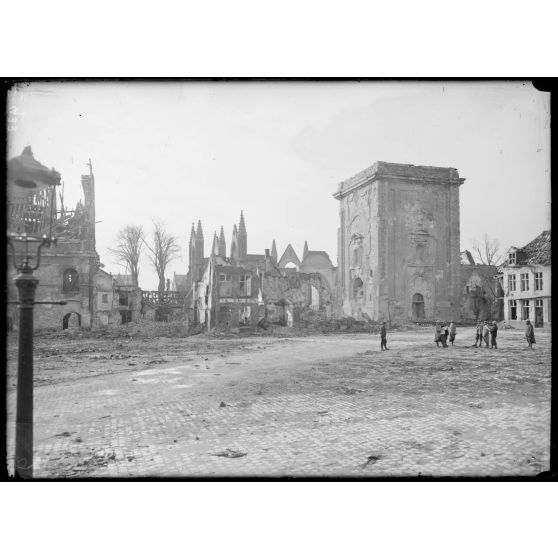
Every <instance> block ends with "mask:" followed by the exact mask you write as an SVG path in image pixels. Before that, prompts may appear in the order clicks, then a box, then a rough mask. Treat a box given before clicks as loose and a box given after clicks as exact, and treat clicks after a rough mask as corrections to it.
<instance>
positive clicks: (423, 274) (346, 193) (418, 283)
mask: <svg viewBox="0 0 558 558" xmlns="http://www.w3.org/2000/svg"><path fill="white" fill-rule="evenodd" d="M463 180H464V179H460V178H459V175H458V173H457V171H456V170H455V169H451V168H441V167H415V166H413V165H395V164H391V163H382V162H378V163H376V164H374V165H373V166H372V167H370V168H369V169H366V170H365V171H363V172H362V173H359V174H358V175H356V176H355V177H353V178H351V179H349V180H347V181H345V182H342V183H341V184H340V187H339V190H338V192H337V193H336V194H335V195H334V196H335V197H336V198H337V199H338V200H339V201H340V221H341V223H340V225H341V226H340V230H339V247H340V254H339V281H340V296H341V297H342V310H343V314H344V315H349V316H353V317H354V318H357V319H362V318H370V319H372V320H377V321H381V320H392V321H395V322H404V321H411V320H420V319H424V320H432V319H436V318H439V319H442V320H450V319H452V318H456V319H457V318H458V316H459V314H460V306H461V291H460V286H461V285H460V251H459V250H460V246H459V242H460V238H459V234H460V225H459V185H460V184H461V183H462V182H463ZM413 301H415V302H416V303H417V304H413ZM417 314H420V315H417Z"/></svg>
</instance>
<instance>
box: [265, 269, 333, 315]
mask: <svg viewBox="0 0 558 558" xmlns="http://www.w3.org/2000/svg"><path fill="white" fill-rule="evenodd" d="M312 286H313V287H314V288H315V289H316V291H315V292H317V293H318V295H319V301H318V304H317V308H316V307H312V294H311V293H312V290H311V287H312ZM263 298H264V301H265V305H266V314H267V319H268V320H269V321H271V322H274V323H282V322H284V323H282V325H297V324H303V323H305V322H309V321H318V320H325V319H329V318H331V316H332V313H333V298H334V289H332V288H331V287H330V285H329V284H328V281H327V280H326V279H325V277H324V276H323V275H321V274H320V273H301V272H296V271H287V272H286V273H284V274H281V275H280V274H266V275H265V277H264V281H263ZM290 318H292V324H289V323H288V321H289V319H290Z"/></svg>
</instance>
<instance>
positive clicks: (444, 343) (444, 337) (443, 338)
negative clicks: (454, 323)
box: [440, 322, 449, 349]
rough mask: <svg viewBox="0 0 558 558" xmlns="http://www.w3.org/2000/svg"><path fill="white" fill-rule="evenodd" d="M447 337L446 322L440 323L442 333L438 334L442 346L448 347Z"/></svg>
mask: <svg viewBox="0 0 558 558" xmlns="http://www.w3.org/2000/svg"><path fill="white" fill-rule="evenodd" d="M448 337H449V331H448V326H447V325H446V322H443V323H442V335H441V336H440V341H441V342H442V347H445V348H446V349H447V348H448Z"/></svg>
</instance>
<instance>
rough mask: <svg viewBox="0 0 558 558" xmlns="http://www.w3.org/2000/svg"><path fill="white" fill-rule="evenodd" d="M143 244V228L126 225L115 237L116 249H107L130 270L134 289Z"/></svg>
mask: <svg viewBox="0 0 558 558" xmlns="http://www.w3.org/2000/svg"><path fill="white" fill-rule="evenodd" d="M144 243H145V240H144V236H143V227H142V226H141V225H128V226H126V227H124V228H123V229H122V230H120V231H119V233H118V235H117V237H116V247H115V248H109V251H110V253H111V254H112V255H113V256H115V258H116V260H117V261H118V262H120V263H121V264H123V265H126V267H128V268H129V269H130V273H131V274H132V284H133V285H134V287H137V286H138V277H139V260H140V256H141V253H142V250H143V245H144Z"/></svg>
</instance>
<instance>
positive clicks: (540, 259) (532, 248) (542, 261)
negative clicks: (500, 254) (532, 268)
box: [516, 230, 551, 265]
mask: <svg viewBox="0 0 558 558" xmlns="http://www.w3.org/2000/svg"><path fill="white" fill-rule="evenodd" d="M516 254H517V256H516V262H517V264H518V265H537V264H538V265H550V261H551V254H550V231H549V230H548V231H543V232H542V233H541V234H539V236H537V238H535V239H534V240H531V242H529V244H526V245H525V246H523V248H520V249H519V250H518V251H517V252H516Z"/></svg>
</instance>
